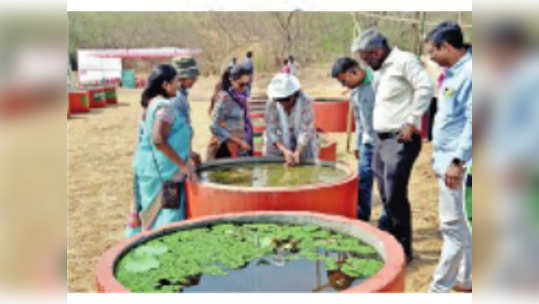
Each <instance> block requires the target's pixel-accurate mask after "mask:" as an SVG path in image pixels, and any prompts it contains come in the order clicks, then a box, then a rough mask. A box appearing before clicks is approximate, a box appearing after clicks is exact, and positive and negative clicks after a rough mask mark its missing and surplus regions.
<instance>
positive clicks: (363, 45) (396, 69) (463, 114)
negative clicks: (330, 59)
mask: <svg viewBox="0 0 539 304" xmlns="http://www.w3.org/2000/svg"><path fill="white" fill-rule="evenodd" d="M425 49H426V50H427V53H428V55H429V57H430V58H431V60H433V61H434V62H436V63H437V64H439V65H440V66H441V67H444V68H445V71H444V74H443V77H441V78H440V79H439V84H438V88H437V89H435V88H434V84H433V81H432V80H431V79H430V77H429V75H428V74H427V72H426V70H425V68H424V67H423V65H422V64H421V63H420V61H419V59H418V58H417V57H416V56H415V55H414V54H412V53H408V52H405V51H402V50H400V49H399V48H397V47H393V48H390V47H389V45H388V42H387V39H386V37H385V36H384V35H383V34H382V33H380V31H378V30H377V29H376V28H374V27H373V28H369V29H367V30H365V31H363V32H362V33H361V34H360V36H359V37H358V38H357V39H355V40H354V41H353V43H352V52H354V53H359V57H360V58H361V59H362V61H363V62H365V63H366V64H367V65H368V67H366V68H362V67H361V65H360V64H359V63H358V62H357V61H356V60H354V59H353V58H350V57H343V58H339V59H338V60H337V61H336V62H335V64H334V66H333V68H332V77H333V78H335V79H337V80H338V81H339V82H340V83H341V84H342V85H343V86H345V87H347V88H349V89H351V91H350V98H351V100H352V102H353V107H354V112H355V120H356V125H357V126H358V129H359V130H358V136H357V149H356V155H357V156H359V159H360V161H359V191H358V192H359V193H358V198H359V208H358V218H359V219H362V220H365V221H368V220H369V219H370V213H371V189H372V183H373V178H376V181H377V184H378V188H379V192H380V196H381V199H382V203H383V210H382V215H381V216H380V218H379V220H378V227H379V228H380V229H382V230H385V231H387V232H389V233H391V234H392V235H393V236H394V237H395V238H396V239H397V240H398V241H399V242H400V243H401V245H402V247H403V249H404V252H405V254H406V257H407V262H408V263H409V262H411V261H412V260H413V250H412V225H411V223H412V220H411V211H410V201H409V200H408V182H409V179H410V175H411V172H412V168H413V165H414V162H415V160H416V159H417V157H418V155H419V152H420V151H421V144H422V142H421V137H420V134H419V130H420V128H421V124H420V123H421V117H422V116H423V114H424V113H425V111H426V110H427V109H428V107H429V104H430V102H431V98H432V96H433V94H434V93H435V91H436V92H437V96H438V97H437V98H438V102H437V108H438V110H437V113H436V116H435V119H434V126H433V142H432V144H433V171H434V173H435V174H436V176H437V178H438V186H439V208H438V209H439V218H440V226H441V231H442V236H443V241H444V243H443V247H442V252H441V256H440V260H439V263H438V266H437V267H436V270H435V273H434V278H433V281H432V283H431V285H430V287H429V291H431V292H448V291H450V290H451V289H454V290H457V291H471V290H472V281H471V269H472V268H471V266H472V237H471V231H470V227H469V225H468V222H467V216H466V211H465V208H464V188H465V177H466V170H467V169H468V168H469V167H470V165H471V158H472V54H471V48H469V47H468V46H467V45H466V44H464V43H463V34H462V30H461V28H460V26H459V25H458V24H456V23H454V22H443V23H441V24H439V25H438V26H437V27H436V28H435V29H433V30H432V31H431V32H430V33H429V35H428V36H427V38H426V41H425ZM371 70H372V71H371ZM373 71H374V73H373ZM373 74H374V75H373Z"/></svg>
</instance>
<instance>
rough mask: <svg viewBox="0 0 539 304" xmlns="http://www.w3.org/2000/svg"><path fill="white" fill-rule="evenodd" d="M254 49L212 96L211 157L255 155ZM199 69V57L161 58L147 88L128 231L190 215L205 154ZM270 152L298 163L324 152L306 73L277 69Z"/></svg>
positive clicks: (269, 110) (271, 91)
mask: <svg viewBox="0 0 539 304" xmlns="http://www.w3.org/2000/svg"><path fill="white" fill-rule="evenodd" d="M251 57H252V52H248V53H247V59H246V61H244V62H242V63H240V64H236V65H233V66H229V67H227V68H226V70H225V72H224V73H223V75H222V77H221V80H220V81H219V83H218V84H217V85H216V87H215V92H214V95H213V97H212V98H211V103H210V109H209V112H210V113H209V115H210V117H211V123H210V126H209V128H210V131H211V138H210V141H209V143H208V148H207V155H206V160H214V159H219V158H234V157H242V156H251V155H253V135H254V134H253V125H252V122H251V119H250V117H249V109H248V104H247V100H248V97H249V94H250V87H251V85H252V79H253V65H252V61H251V60H250V59H251ZM198 75H199V69H198V66H197V63H196V61H195V60H194V59H193V58H175V59H173V60H172V64H161V65H158V66H156V67H155V68H154V69H153V71H152V73H151V74H150V76H149V78H148V84H147V86H146V88H145V89H144V91H143V93H142V96H141V101H140V103H141V106H142V109H143V110H142V114H141V118H140V120H139V127H138V140H137V147H136V149H135V154H134V160H133V172H134V204H133V207H132V210H130V213H129V218H128V224H127V228H126V235H127V236H128V237H131V236H133V235H136V234H137V233H140V232H141V231H144V230H150V229H154V228H158V227H161V226H163V225H165V224H169V223H172V222H175V221H179V220H183V219H185V216H186V202H185V181H186V179H189V180H196V179H197V174H196V169H197V167H198V166H199V165H200V164H201V156H200V154H198V153H196V152H194V151H193V150H192V139H193V136H194V132H193V126H192V123H191V116H190V104H189V99H188V97H189V92H188V91H189V89H190V88H191V87H192V86H193V85H194V84H195V83H196V81H197V79H198ZM267 94H268V96H270V98H269V99H268V102H267V103H266V131H265V134H264V138H265V139H266V140H265V142H266V146H265V148H264V151H265V155H269V156H282V157H283V158H284V159H285V162H286V164H287V165H291V166H293V165H296V164H299V163H300V162H304V161H306V160H310V159H316V158H317V156H318V146H319V145H318V139H317V133H316V129H315V126H314V114H313V109H312V102H311V100H310V99H309V98H308V97H307V96H306V95H305V94H304V93H303V92H302V91H301V87H300V83H299V80H298V79H297V78H296V77H295V76H292V75H289V74H277V75H276V76H275V77H274V78H273V80H272V81H271V83H270V85H269V86H268V89H267Z"/></svg>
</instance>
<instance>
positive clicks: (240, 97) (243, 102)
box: [228, 87, 253, 150]
mask: <svg viewBox="0 0 539 304" xmlns="http://www.w3.org/2000/svg"><path fill="white" fill-rule="evenodd" d="M228 93H229V94H230V96H231V97H232V98H233V99H234V100H235V101H236V102H237V103H238V104H239V105H240V107H241V108H242V109H243V110H244V111H243V112H244V116H243V119H244V121H245V138H244V140H245V142H247V143H248V144H249V146H250V147H251V150H252V148H253V124H252V122H251V118H250V117H249V109H248V107H247V97H246V96H245V95H244V94H243V93H239V92H237V91H236V90H234V88H232V87H231V88H229V89H228Z"/></svg>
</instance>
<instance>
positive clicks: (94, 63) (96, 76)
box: [77, 50, 122, 85]
mask: <svg viewBox="0 0 539 304" xmlns="http://www.w3.org/2000/svg"><path fill="white" fill-rule="evenodd" d="M96 51H97V52H99V51H100V50H78V52H77V60H78V68H79V73H78V74H79V83H80V84H81V85H85V84H93V83H96V82H97V83H101V82H102V81H105V80H113V79H121V78H122V59H121V58H103V57H98V56H95V53H96Z"/></svg>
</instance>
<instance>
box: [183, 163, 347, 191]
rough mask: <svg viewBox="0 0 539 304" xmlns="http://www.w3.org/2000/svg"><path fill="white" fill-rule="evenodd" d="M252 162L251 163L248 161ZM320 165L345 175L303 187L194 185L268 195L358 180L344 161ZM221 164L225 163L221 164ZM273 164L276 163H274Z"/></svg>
mask: <svg viewBox="0 0 539 304" xmlns="http://www.w3.org/2000/svg"><path fill="white" fill-rule="evenodd" d="M263 158H267V157H248V158H245V160H246V161H247V162H257V161H259V160H261V159H263ZM235 160H236V161H238V160H241V158H237V159H235ZM248 160H252V161H248ZM321 162H322V163H335V164H336V165H337V168H340V169H342V170H344V171H345V172H346V173H347V175H346V176H345V177H343V178H342V179H339V180H336V181H333V182H320V183H315V184H310V185H304V186H297V187H245V186H230V185H222V184H217V183H212V182H205V183H196V184H197V186H198V187H199V188H211V189H223V190H228V191H241V192H259V193H268V192H279V193H283V192H284V193H286V192H298V191H303V190H313V189H324V188H333V187H335V186H340V185H346V184H348V183H351V182H354V181H355V180H357V178H358V174H357V171H356V170H354V169H353V168H352V167H351V166H350V164H348V163H346V162H344V161H321ZM223 163H226V161H225V162H223ZM275 163H278V162H277V161H275ZM192 184H193V182H191V181H186V186H187V187H191V186H192Z"/></svg>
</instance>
